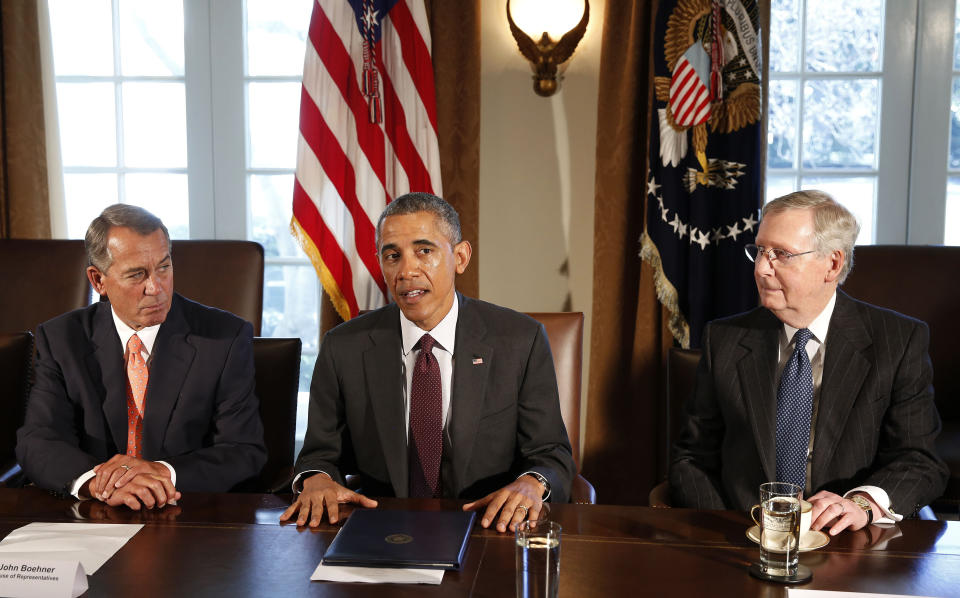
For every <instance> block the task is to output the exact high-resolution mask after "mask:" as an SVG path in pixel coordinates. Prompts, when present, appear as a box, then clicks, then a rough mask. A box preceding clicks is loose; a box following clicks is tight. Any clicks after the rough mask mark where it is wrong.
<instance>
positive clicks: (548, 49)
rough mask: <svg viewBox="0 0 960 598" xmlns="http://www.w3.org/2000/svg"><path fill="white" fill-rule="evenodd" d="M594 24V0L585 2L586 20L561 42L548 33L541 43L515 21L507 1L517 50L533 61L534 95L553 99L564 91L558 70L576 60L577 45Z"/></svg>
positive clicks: (584, 15) (584, 13) (531, 62)
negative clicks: (560, 90)
mask: <svg viewBox="0 0 960 598" xmlns="http://www.w3.org/2000/svg"><path fill="white" fill-rule="evenodd" d="M589 20H590V0H584V1H583V17H581V19H580V22H579V23H577V25H576V26H575V27H574V28H573V29H571V30H570V31H567V32H566V33H564V34H563V35H562V36H560V40H559V41H553V39H551V38H550V35H549V34H548V33H547V32H546V31H544V32H543V35H542V36H540V41H534V40H533V38H531V37H530V36H529V35H527V34H526V33H525V32H524V31H523V30H522V29H520V27H518V26H517V24H516V23H515V22H514V21H513V15H512V14H511V12H510V0H507V22H508V23H510V33H512V34H513V38H514V39H515V40H517V46H518V47H519V48H520V53H521V54H523V56H524V58H526V59H527V60H529V61H530V65H531V66H532V67H533V91H535V92H536V93H537V95H539V96H543V97H549V96H552V95H553V94H554V93H556V91H557V89H559V88H560V81H561V80H562V79H563V76H562V75H561V74H558V72H557V68H558V67H559V66H560V65H562V64H563V63H565V62H566V61H567V60H569V59H570V57H571V56H573V51H574V50H576V49H577V44H579V43H580V40H581V39H583V34H584V33H585V32H586V31H587V21H589Z"/></svg>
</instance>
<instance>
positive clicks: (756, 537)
mask: <svg viewBox="0 0 960 598" xmlns="http://www.w3.org/2000/svg"><path fill="white" fill-rule="evenodd" d="M747 537H748V538H750V541H751V542H754V543H756V544H759V543H760V528H759V527H757V526H756V525H754V526H753V527H751V528H750V529H748V530H747ZM829 543H830V536H828V535H827V534H825V533H823V532H819V531H814V530H810V531H808V532H806V533H805V534H803V536H802V537H801V538H800V552H809V551H811V550H816V549H818V548H823V547H824V546H826V545H827V544H829Z"/></svg>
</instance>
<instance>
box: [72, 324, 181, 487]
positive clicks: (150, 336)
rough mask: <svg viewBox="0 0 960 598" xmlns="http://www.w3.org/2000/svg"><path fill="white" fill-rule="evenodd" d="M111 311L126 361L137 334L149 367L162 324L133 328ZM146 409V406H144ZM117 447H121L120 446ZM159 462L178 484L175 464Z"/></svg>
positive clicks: (84, 479)
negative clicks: (130, 344)
mask: <svg viewBox="0 0 960 598" xmlns="http://www.w3.org/2000/svg"><path fill="white" fill-rule="evenodd" d="M110 313H112V314H113V324H114V326H116V328H117V338H118V339H119V341H120V347H121V350H122V351H123V358H124V359H123V361H124V363H126V361H127V343H128V342H130V337H131V336H133V335H134V334H136V335H137V336H138V337H140V342H141V343H142V344H143V350H142V351H141V356H142V357H143V362H144V363H146V364H147V368H149V367H150V362H151V359H150V358H151V357H152V356H153V343H154V342H156V340H157V332H159V331H160V324H157V325H156V326H149V327H147V328H141V329H140V330H134V329H133V328H130V327H129V326H127V325H126V324H125V323H124V322H123V320H121V319H120V317H119V316H117V312H116V311H115V310H114V309H113V306H112V305H111V306H110ZM124 372H126V368H124ZM144 409H146V407H144ZM117 448H118V449H119V448H120V447H117ZM157 463H163V464H164V465H166V466H167V469H169V470H170V483H172V484H173V485H174V486H176V485H177V472H176V471H175V470H174V469H173V466H172V465H170V464H169V463H167V462H166V461H157ZM95 475H96V474H95V473H94V472H93V470H92V469H91V470H90V471H87V472H85V473H84V474H82V475H81V476H80V477H78V478H77V479H76V480H74V481H73V484H71V485H70V494H72V495H73V496H75V497H77V498H80V488H82V487H83V485H84V484H85V483H86V482H87V480H89V479H90V478H92V477H93V476H95Z"/></svg>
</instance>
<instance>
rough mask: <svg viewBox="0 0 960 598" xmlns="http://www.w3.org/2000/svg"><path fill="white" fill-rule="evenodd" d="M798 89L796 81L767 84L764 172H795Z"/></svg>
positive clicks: (774, 81)
mask: <svg viewBox="0 0 960 598" xmlns="http://www.w3.org/2000/svg"><path fill="white" fill-rule="evenodd" d="M798 88H799V82H798V81H796V80H789V81H777V80H773V81H771V82H770V112H769V116H768V122H767V168H796V163H797V128H798V127H797V120H798V115H797V89H798Z"/></svg>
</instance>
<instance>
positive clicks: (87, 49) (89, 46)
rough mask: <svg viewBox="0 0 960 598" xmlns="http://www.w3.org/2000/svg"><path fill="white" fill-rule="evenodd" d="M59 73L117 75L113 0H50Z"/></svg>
mask: <svg viewBox="0 0 960 598" xmlns="http://www.w3.org/2000/svg"><path fill="white" fill-rule="evenodd" d="M49 1H50V34H51V37H52V38H53V39H52V43H53V63H54V71H55V72H56V74H57V76H63V75H103V76H110V75H113V25H112V24H113V16H112V14H111V8H110V0H49Z"/></svg>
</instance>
